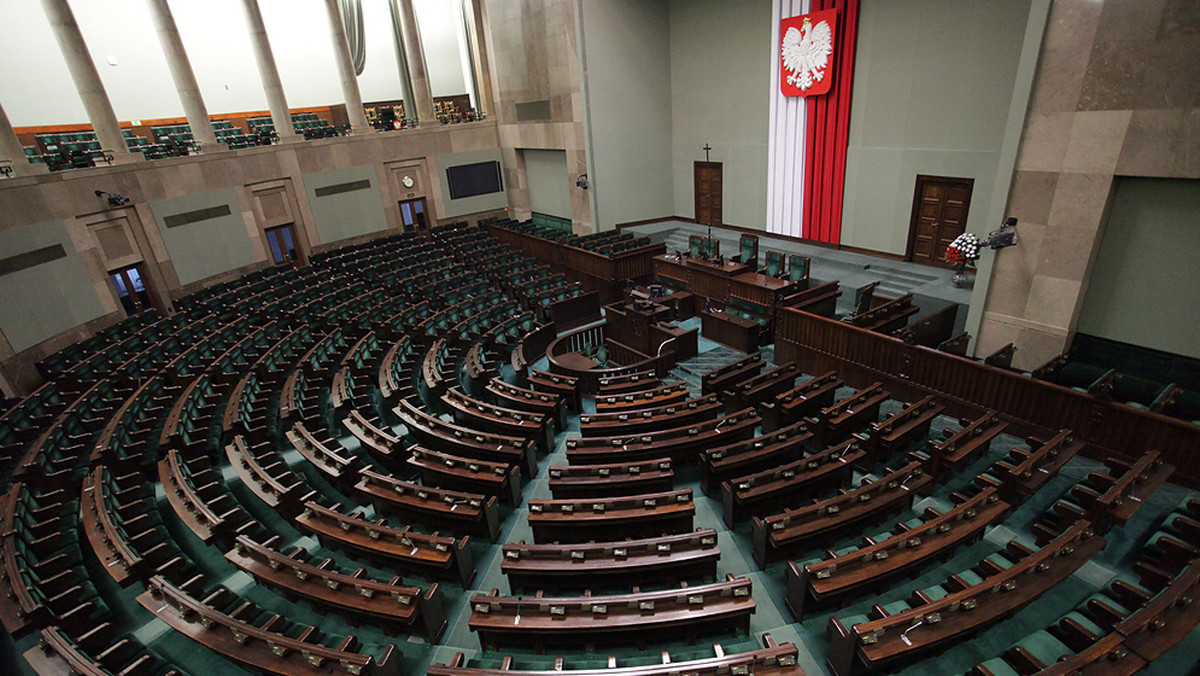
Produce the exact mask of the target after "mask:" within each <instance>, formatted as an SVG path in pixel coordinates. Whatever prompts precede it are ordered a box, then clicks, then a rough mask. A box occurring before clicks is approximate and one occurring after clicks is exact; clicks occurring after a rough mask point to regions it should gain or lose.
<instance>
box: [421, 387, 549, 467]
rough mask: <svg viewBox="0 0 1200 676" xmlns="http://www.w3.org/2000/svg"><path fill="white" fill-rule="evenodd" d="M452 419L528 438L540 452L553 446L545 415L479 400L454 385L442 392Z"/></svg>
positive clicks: (496, 432) (461, 423) (465, 424)
mask: <svg viewBox="0 0 1200 676" xmlns="http://www.w3.org/2000/svg"><path fill="white" fill-rule="evenodd" d="M442 403H443V404H444V405H445V406H446V408H447V409H448V410H449V411H450V413H451V414H452V415H453V416H454V420H455V422H457V423H458V424H460V425H463V426H465V427H469V428H471V429H478V430H483V431H485V432H493V433H495V434H502V435H505V436H510V437H520V438H523V439H528V440H530V441H532V442H533V443H534V444H536V445H537V447H538V448H540V449H541V450H542V452H544V453H549V452H550V450H551V449H552V448H553V447H554V427H553V426H552V425H551V424H550V419H549V417H548V416H546V415H543V414H538V413H530V412H527V411H520V410H514V409H510V408H504V407H502V406H497V405H496V404H489V403H487V402H484V401H480V400H479V399H476V398H474V397H472V396H470V395H468V394H467V393H465V392H463V391H462V390H460V389H458V388H457V387H452V388H450V389H449V390H448V391H447V392H446V393H445V394H443V395H442Z"/></svg>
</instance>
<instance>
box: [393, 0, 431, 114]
mask: <svg viewBox="0 0 1200 676" xmlns="http://www.w3.org/2000/svg"><path fill="white" fill-rule="evenodd" d="M397 2H399V4H400V19H401V21H400V25H401V27H402V28H403V29H404V59H405V61H407V62H408V81H409V83H411V84H412V89H413V98H414V99H416V103H417V109H416V110H415V111H412V112H415V113H416V114H417V120H418V121H419V122H420V125H419V126H421V127H431V126H434V125H436V124H437V118H435V117H434V116H433V94H432V93H431V92H430V89H429V75H428V73H427V72H426V70H425V48H424V47H423V46H422V44H421V31H420V30H419V28H418V27H417V12H416V10H414V9H413V4H412V0H397ZM412 112H409V113H408V114H409V115H410V116H411V115H412Z"/></svg>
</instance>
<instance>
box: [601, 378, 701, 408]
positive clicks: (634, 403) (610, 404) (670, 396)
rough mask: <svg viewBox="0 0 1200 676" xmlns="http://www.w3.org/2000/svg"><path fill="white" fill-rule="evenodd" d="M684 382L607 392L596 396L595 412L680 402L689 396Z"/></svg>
mask: <svg viewBox="0 0 1200 676" xmlns="http://www.w3.org/2000/svg"><path fill="white" fill-rule="evenodd" d="M691 396H692V394H691V391H689V390H688V387H687V384H686V383H675V384H674V385H663V386H662V387H658V388H655V389H653V390H642V391H640V392H627V393H625V394H609V395H600V396H597V397H596V413H617V412H621V411H630V410H633V409H642V408H654V407H655V406H666V405H668V404H681V403H683V402H684V401H687V399H688V398H689V397H691Z"/></svg>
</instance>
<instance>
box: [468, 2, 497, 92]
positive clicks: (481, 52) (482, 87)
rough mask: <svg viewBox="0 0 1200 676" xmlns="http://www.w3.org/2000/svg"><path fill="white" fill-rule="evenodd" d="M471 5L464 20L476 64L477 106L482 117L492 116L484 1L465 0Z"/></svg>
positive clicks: (474, 64) (490, 78)
mask: <svg viewBox="0 0 1200 676" xmlns="http://www.w3.org/2000/svg"><path fill="white" fill-rule="evenodd" d="M463 2H464V3H466V4H468V5H469V8H468V9H469V13H467V16H465V17H464V18H465V19H466V23H467V39H468V40H470V42H471V56H472V57H473V58H474V59H475V63H473V64H471V65H472V66H474V68H475V80H476V85H477V86H476V92H475V94H476V95H477V97H478V101H477V102H476V104H477V105H478V106H479V110H478V112H479V113H480V114H481V115H485V116H487V115H491V114H492V77H491V73H490V70H491V68H490V65H489V63H488V53H487V40H486V37H485V36H486V35H487V33H486V31H485V30H484V26H485V24H484V21H485V18H484V15H483V11H484V10H483V0H463Z"/></svg>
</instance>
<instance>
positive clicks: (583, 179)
mask: <svg viewBox="0 0 1200 676" xmlns="http://www.w3.org/2000/svg"><path fill="white" fill-rule="evenodd" d="M575 185H577V186H579V187H580V188H583V189H584V190H587V189H588V178H587V174H580V175H579V178H577V179H575Z"/></svg>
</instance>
